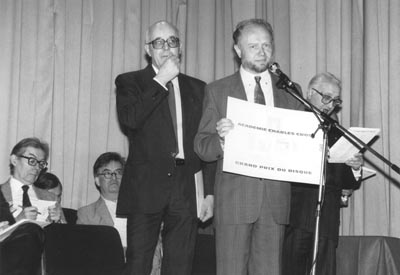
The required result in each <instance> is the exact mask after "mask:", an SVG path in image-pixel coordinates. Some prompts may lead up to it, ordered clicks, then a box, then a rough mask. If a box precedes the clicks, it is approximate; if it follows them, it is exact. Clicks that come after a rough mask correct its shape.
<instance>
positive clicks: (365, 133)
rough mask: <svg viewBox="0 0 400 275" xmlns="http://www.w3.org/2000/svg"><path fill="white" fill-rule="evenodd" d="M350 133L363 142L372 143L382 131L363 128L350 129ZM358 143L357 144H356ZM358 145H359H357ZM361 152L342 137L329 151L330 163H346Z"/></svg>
mask: <svg viewBox="0 0 400 275" xmlns="http://www.w3.org/2000/svg"><path fill="white" fill-rule="evenodd" d="M348 131H349V132H350V133H352V134H353V135H355V136H356V137H358V138H359V139H360V140H361V141H362V142H364V143H368V142H370V141H371V140H372V139H373V138H374V137H375V136H376V135H378V134H379V132H380V129H378V128H361V127H350V128H349V129H348ZM356 143H357V142H356ZM357 144H358V143H357ZM360 147H361V146H360ZM359 151H360V149H359V148H357V147H356V146H354V145H353V144H352V143H350V141H348V140H347V139H346V138H345V137H344V136H342V137H340V139H339V140H338V141H336V143H335V144H334V145H333V146H332V147H331V148H330V149H329V159H328V161H329V162H330V163H344V162H346V161H347V160H348V159H350V158H351V157H353V156H354V154H356V153H358V152H359Z"/></svg>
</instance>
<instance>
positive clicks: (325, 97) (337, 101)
mask: <svg viewBox="0 0 400 275" xmlns="http://www.w3.org/2000/svg"><path fill="white" fill-rule="evenodd" d="M311 89H313V90H314V91H315V92H316V93H317V94H319V95H320V96H321V102H322V103H323V104H329V103H331V102H332V101H333V105H340V104H342V100H341V99H340V97H338V96H337V97H331V96H329V95H324V94H323V93H321V92H320V91H318V90H317V89H314V88H311Z"/></svg>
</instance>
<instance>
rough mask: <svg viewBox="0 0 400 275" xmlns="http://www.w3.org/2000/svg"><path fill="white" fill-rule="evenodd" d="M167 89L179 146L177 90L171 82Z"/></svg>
mask: <svg viewBox="0 0 400 275" xmlns="http://www.w3.org/2000/svg"><path fill="white" fill-rule="evenodd" d="M167 88H168V93H169V94H168V104H169V110H170V112H171V117H172V124H173V125H174V132H175V140H176V144H178V130H177V122H176V106H175V90H174V85H173V84H172V82H171V81H169V82H168V83H167ZM175 153H178V146H176V152H175Z"/></svg>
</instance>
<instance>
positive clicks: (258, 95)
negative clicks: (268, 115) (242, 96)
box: [254, 76, 265, 105]
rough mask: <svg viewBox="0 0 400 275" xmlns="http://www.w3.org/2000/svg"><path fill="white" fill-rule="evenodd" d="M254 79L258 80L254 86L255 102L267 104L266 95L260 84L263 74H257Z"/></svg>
mask: <svg viewBox="0 0 400 275" xmlns="http://www.w3.org/2000/svg"><path fill="white" fill-rule="evenodd" d="M254 79H255V80H256V86H255V87H254V102H255V103H258V104H262V105H265V97H264V93H263V91H262V89H261V85H260V80H261V76H255V77H254Z"/></svg>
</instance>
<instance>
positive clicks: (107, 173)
mask: <svg viewBox="0 0 400 275" xmlns="http://www.w3.org/2000/svg"><path fill="white" fill-rule="evenodd" d="M122 174H123V171H122V169H118V170H115V171H114V172H111V171H104V172H103V173H99V174H97V175H99V176H100V175H101V176H103V177H104V178H106V179H108V180H109V179H111V178H112V177H113V176H114V177H115V178H117V179H120V178H122Z"/></svg>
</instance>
